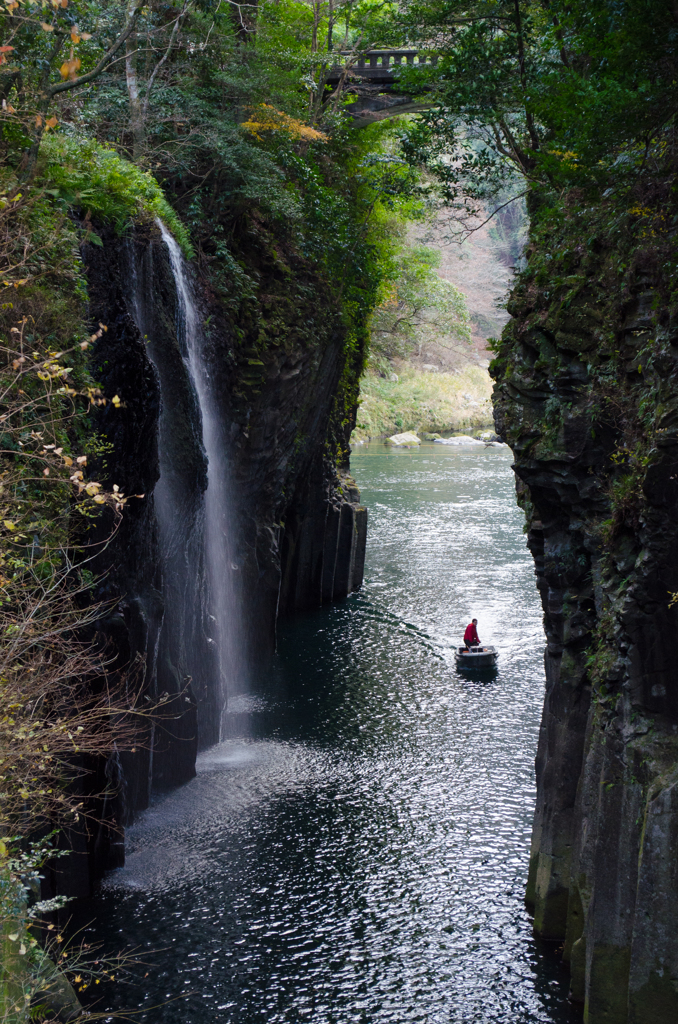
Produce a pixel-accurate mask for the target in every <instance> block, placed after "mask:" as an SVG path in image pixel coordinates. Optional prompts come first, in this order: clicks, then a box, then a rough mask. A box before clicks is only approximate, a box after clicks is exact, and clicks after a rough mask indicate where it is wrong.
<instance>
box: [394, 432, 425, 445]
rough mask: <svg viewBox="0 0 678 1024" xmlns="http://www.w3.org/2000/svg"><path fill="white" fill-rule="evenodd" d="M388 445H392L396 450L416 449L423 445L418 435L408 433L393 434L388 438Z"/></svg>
mask: <svg viewBox="0 0 678 1024" xmlns="http://www.w3.org/2000/svg"><path fill="white" fill-rule="evenodd" d="M386 444H392V445H394V446H395V447H396V448H415V447H416V446H417V445H418V444H421V440H420V438H419V437H417V435H416V434H413V433H411V432H409V431H406V432H405V433H404V434H392V436H391V437H387V438H386Z"/></svg>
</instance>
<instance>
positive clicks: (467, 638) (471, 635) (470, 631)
mask: <svg viewBox="0 0 678 1024" xmlns="http://www.w3.org/2000/svg"><path fill="white" fill-rule="evenodd" d="M464 643H465V644H470V643H477V644H479V643H480V640H479V639H478V630H477V629H476V627H475V626H474V624H473V623H472V622H469V624H468V626H467V627H466V632H465V633H464Z"/></svg>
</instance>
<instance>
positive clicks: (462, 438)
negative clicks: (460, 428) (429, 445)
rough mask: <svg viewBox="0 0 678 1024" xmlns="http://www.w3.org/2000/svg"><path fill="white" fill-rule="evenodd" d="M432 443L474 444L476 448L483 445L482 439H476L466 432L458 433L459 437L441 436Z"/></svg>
mask: <svg viewBox="0 0 678 1024" xmlns="http://www.w3.org/2000/svg"><path fill="white" fill-rule="evenodd" d="M433 443H434V444H454V445H462V444H463V445H475V446H476V448H478V447H480V446H481V445H482V447H483V448H484V447H485V442H484V441H478V440H477V438H475V437H469V436H468V434H460V435H459V437H441V438H439V439H438V440H437V441H434V442H433Z"/></svg>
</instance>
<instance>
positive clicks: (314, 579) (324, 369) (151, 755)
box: [61, 227, 367, 892]
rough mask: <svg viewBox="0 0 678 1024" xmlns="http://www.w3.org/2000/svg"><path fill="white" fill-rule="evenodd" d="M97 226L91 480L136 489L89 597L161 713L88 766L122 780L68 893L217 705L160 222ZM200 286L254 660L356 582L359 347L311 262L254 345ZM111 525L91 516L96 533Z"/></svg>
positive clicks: (195, 745)
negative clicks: (279, 624)
mask: <svg viewBox="0 0 678 1024" xmlns="http://www.w3.org/2000/svg"><path fill="white" fill-rule="evenodd" d="M102 236H103V240H104V247H103V248H98V247H97V248H95V247H93V246H91V247H90V246H88V247H87V248H86V251H85V260H86V266H87V276H88V287H89V296H90V313H91V317H92V321H93V322H94V323H96V322H99V321H100V322H101V323H103V324H105V325H106V327H107V330H106V332H105V333H104V334H103V336H102V338H101V339H100V340H99V341H98V342H97V345H96V346H95V350H94V353H93V356H92V374H93V376H94V378H95V379H96V380H97V382H98V383H99V384H100V385H101V388H102V391H103V393H104V394H105V395H106V396H107V397H108V398H109V399H110V398H112V397H113V396H114V395H118V396H119V398H120V399H121V401H122V406H121V407H119V408H115V407H114V406H112V405H111V404H107V405H106V406H105V407H102V408H100V409H99V410H98V411H97V412H96V413H95V414H94V422H93V428H94V430H95V431H96V433H97V434H98V436H99V438H100V440H101V441H102V442H103V449H102V450H103V451H104V454H102V455H101V457H100V459H99V463H98V465H97V466H96V468H97V476H98V478H99V479H104V480H106V481H107V482H108V483H109V484H110V485H112V484H114V483H115V484H117V485H118V486H119V487H120V490H121V491H123V492H124V493H125V494H126V495H140V497H134V498H130V499H129V502H128V505H127V507H126V509H125V513H124V516H123V519H122V522H121V524H120V526H119V528H118V530H117V532H116V533H115V535H114V537H113V539H112V540H111V541H110V542H109V543H108V544H107V545H106V546H105V548H104V550H102V552H101V554H100V555H99V557H98V560H97V564H96V569H97V571H98V572H99V573H101V574H105V577H104V578H103V582H102V584H101V586H100V592H99V597H100V598H102V599H109V598H111V599H114V600H115V601H116V604H115V607H114V609H113V611H112V612H111V613H110V614H109V615H108V616H107V617H106V618H105V619H104V620H103V621H102V622H101V624H100V627H101V633H102V636H103V639H104V642H106V643H107V644H108V646H109V648H110V649H111V650H112V651H113V652H114V657H115V661H114V663H113V665H112V673H113V674H115V672H116V670H117V671H118V673H119V675H120V678H122V677H123V676H125V678H126V679H127V685H133V686H135V687H136V688H137V689H138V691H139V692H140V693H141V694H142V695H143V697H144V699H145V698H148V699H149V701H150V702H151V703H152V704H154V705H157V704H158V702H160V703H161V708H160V709H159V711H158V713H156V714H154V715H152V716H151V717H150V718H149V721H148V723H147V726H146V727H145V732H144V735H143V736H142V737H140V742H139V744H138V749H137V751H136V752H135V753H121V754H116V755H115V757H111V759H110V761H109V764H107V765H106V766H103V767H101V769H99V768H97V772H96V776H97V777H98V778H99V777H100V778H99V781H101V779H104V780H105V779H108V781H109V783H111V782H112V783H114V784H117V795H116V796H115V797H114V798H112V799H111V800H110V801H109V803H108V805H107V806H106V807H105V808H104V809H103V811H102V809H101V808H100V809H99V812H100V816H101V817H104V818H105V820H106V821H108V822H109V825H108V826H103V827H101V828H99V830H98V833H97V835H93V836H91V837H90V842H89V845H88V847H87V849H85V848H83V849H82V850H81V851H80V854H79V856H80V858H82V856H86V857H87V860H88V869H87V871H86V872H84V873H83V871H82V863H80V867H79V868H78V872H79V875H80V881H81V883H82V884H79V885H78V887H77V888H78V892H82V891H84V889H83V886H84V888H85V889H86V888H87V885H88V884H89V883H88V881H87V879H88V878H89V879H93V878H95V877H96V876H97V875H98V874H99V873H100V872H101V871H102V870H104V869H106V868H108V867H112V866H115V865H116V864H119V863H121V861H122V858H123V857H124V850H123V844H122V840H121V834H120V832H119V831H118V832H117V833H116V831H115V829H116V827H119V826H122V825H124V824H126V823H127V822H129V821H130V820H131V819H132V818H133V816H134V815H135V814H136V813H137V812H138V811H139V810H141V809H143V808H144V807H146V806H147V805H148V800H149V796H150V793H151V791H152V789H153V788H158V787H168V786H174V785H178V784H181V783H182V782H184V781H186V780H187V779H189V778H191V777H192V775H193V774H194V772H195V756H196V753H197V750H198V749H200V748H204V747H206V746H208V745H210V744H212V743H214V742H216V741H217V740H218V738H219V722H220V715H221V711H222V708H221V707H220V706H219V705H220V701H221V699H222V698H221V694H220V690H219V687H218V685H217V683H216V677H217V671H216V664H215V656H214V652H213V649H212V648H211V646H210V640H209V632H210V627H209V622H208V621H207V618H208V616H207V610H206V602H205V597H204V595H205V580H206V573H205V565H204V559H205V555H204V546H203V543H202V532H201V531H202V528H203V517H204V513H203V509H204V495H205V490H206V486H207V462H206V456H205V452H204V448H203V445H202V440H201V437H202V435H201V420H200V410H199V408H198V405H197V399H196V394H195V391H194V388H193V387H192V385H191V380H190V375H189V373H188V371H187V368H186V364H185V360H184V356H185V353H183V352H182V345H181V338H180V332H179V331H178V328H177V317H178V315H179V313H178V308H177V295H176V287H175V281H174V278H173V274H172V268H171V265H170V262H169V259H168V254H167V250H166V248H165V246H164V243H163V242H162V239H161V236H160V233H159V231H157V230H156V229H155V228H152V227H145V228H140V229H137V230H136V232H135V234H134V235H133V237H132V238H127V239H124V240H123V239H120V238H117V237H115V236H114V235H113V234H112V233H107V232H106V231H102ZM271 290H273V289H271ZM196 295H197V296H198V301H199V304H200V306H201V312H202V313H204V316H205V320H206V322H208V323H210V324H211V327H210V329H209V331H206V358H207V360H208V362H209V368H210V373H211V375H212V377H213V379H214V381H215V386H216V387H217V389H218V394H219V396H220V406H221V410H222V412H223V424H224V437H225V438H226V439H227V443H228V445H229V451H228V461H229V464H230V467H231V491H232V495H233V506H232V508H231V509H230V510H229V515H230V517H231V518H232V525H233V534H234V537H235V545H234V546H235V559H236V562H237V566H236V567H235V568H236V569H237V570H238V571H239V574H240V578H241V581H242V582H241V588H242V600H243V604H244V607H245V615H244V618H245V621H246V623H247V634H248V635H247V638H246V640H247V643H248V645H249V649H250V659H251V662H252V664H253V666H254V667H256V664H257V662H260V661H261V660H262V659H264V658H266V657H267V656H269V655H270V654H271V653H272V651H273V650H274V646H275V623H276V618H277V615H278V612H279V610H280V611H281V612H284V613H285V614H291V613H293V612H294V611H296V610H298V609H305V608H312V607H314V606H319V605H320V604H322V603H325V602H328V601H333V600H338V599H341V598H344V597H346V596H347V594H349V593H351V591H353V590H355V589H356V588H357V587H359V586H360V584H361V582H362V574H363V563H364V550H365V536H366V526H367V512H366V510H365V509H364V508H363V507H362V506H361V505H360V495H359V493H358V490H357V488H356V486H355V484H354V482H353V481H352V480H351V478H350V477H349V476H348V475H347V469H348V459H347V452H348V438H349V436H350V431H351V429H352V426H353V422H354V410H353V409H352V408H350V400H349V401H348V406H349V412H348V415H347V412H346V408H347V398H346V396H347V394H349V393H351V392H350V386H351V384H352V383H353V377H355V379H356V382H357V373H358V370H359V362H360V359H358V362H357V363H356V356H355V353H354V354H353V355H351V353H350V352H347V347H346V330H345V328H344V326H343V324H342V321H341V317H340V315H339V311H338V310H335V309H333V308H331V307H328V304H327V303H324V302H323V295H322V283H321V282H320V281H314V280H313V279H312V278H310V277H308V273H307V280H306V281H305V282H304V289H303V292H302V298H304V296H305V305H304V304H301V305H300V304H299V303H298V302H297V303H294V304H293V307H290V308H289V309H288V311H287V312H288V317H287V322H285V320H284V319H281V317H280V315H278V317H277V321H276V322H277V324H278V327H277V343H271V344H265V345H262V344H260V345H259V346H258V347H257V349H256V350H252V349H251V348H248V339H247V332H246V331H241V332H240V333H241V334H244V336H245V337H244V340H243V339H242V338H241V340H240V342H236V341H235V340H234V336H233V326H232V324H231V323H229V320H228V317H227V316H226V315H225V313H224V309H223V307H222V306H221V304H220V302H219V299H218V298H217V297H215V295H214V294H213V292H211V291H210V289H209V288H207V287H206V286H204V285H203V284H201V282H200V281H199V280H197V281H196ZM279 312H280V311H279V310H278V314H279ZM295 318H296V319H297V320H299V321H301V322H303V325H304V329H303V331H302V330H299V329H297V326H296V324H295ZM281 324H282V326H281ZM260 334H261V332H260ZM352 359H353V362H352V361H351V360H352ZM338 462H339V464H340V465H341V467H342V468H341V469H338V468H337V463H338ZM168 508H169V509H170V512H169V513H168V512H167V509H168ZM109 532H110V522H103V521H102V522H101V523H100V524H99V525H98V527H97V531H96V538H94V540H95V541H101V540H103V539H104V538H105V537H107V535H108V533H109ZM103 788H106V787H105V786H104V787H103ZM109 788H110V787H109ZM80 846H82V844H80ZM78 849H80V847H78ZM78 872H76V873H78ZM69 874H70V875H73V874H74V871H73V870H70V871H68V870H67V871H66V875H69ZM71 882H73V884H75V882H74V881H73V879H71ZM71 882H69V881H68V879H67V878H66V880H65V881H64V882H63V885H62V886H61V888H62V891H63V889H64V888H66V889H68V890H69V891H71V889H72V885H71Z"/></svg>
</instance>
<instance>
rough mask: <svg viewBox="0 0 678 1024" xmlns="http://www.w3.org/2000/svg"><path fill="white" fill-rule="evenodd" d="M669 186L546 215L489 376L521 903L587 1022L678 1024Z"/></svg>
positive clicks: (677, 345) (677, 675) (676, 382)
mask: <svg viewBox="0 0 678 1024" xmlns="http://www.w3.org/2000/svg"><path fill="white" fill-rule="evenodd" d="M671 194H672V193H671V186H670V182H664V183H658V182H655V183H654V188H653V190H651V191H647V190H646V193H645V196H644V201H643V203H642V204H641V203H638V202H636V203H635V204H631V205H630V204H628V203H627V204H626V208H625V209H620V208H619V207H617V208H614V209H613V208H612V206H610V208H605V207H603V208H597V209H592V208H588V209H585V208H582V206H581V205H580V199H579V197H578V196H577V195H571V196H570V197H569V198H568V199H567V200H566V201H564V202H563V203H561V204H560V205H559V206H558V208H557V209H554V210H553V211H551V212H550V214H549V215H548V216H546V215H544V216H542V217H541V219H540V220H539V221H538V228H536V229H535V230H534V231H533V235H532V239H531V243H530V247H529V249H528V253H527V256H528V262H527V269H526V270H525V271H524V272H523V273H522V274H521V276H520V278H519V279H518V283H517V286H516V287H515V289H514V292H513V295H512V298H511V302H510V304H509V310H510V312H511V314H512V317H513V319H512V321H511V323H510V324H509V325H508V327H507V329H506V330H505V333H504V337H503V339H502V342H501V344H500V346H499V348H498V355H497V359H496V360H495V362H494V364H493V368H492V372H493V375H494V377H495V380H496V387H495V415H496V422H497V428H498V430H499V431H500V433H501V434H502V436H503V437H504V438H505V439H506V440H507V441H508V442H509V443H510V445H511V446H512V448H513V451H514V454H515V472H516V477H517V490H518V498H519V502H520V504H521V505H522V506H523V508H524V510H525V513H526V518H527V528H528V545H529V547H530V550H531V551H532V553H533V555H534V560H535V566H536V575H537V586H538V588H539V590H540V593H541V598H542V603H543V607H544V622H545V629H546V636H547V648H546V654H545V663H546V696H545V704H544V712H543V719H542V726H541V733H540V739H539V750H538V756H537V786H538V793H537V807H536V815H535V822H534V832H533V846H532V856H531V864H530V876H529V886H528V894H527V898H528V904H529V906H530V907H531V908H532V909H533V911H534V927H535V931H536V933H537V934H538V935H540V936H542V937H543V938H544V939H547V940H551V941H553V942H554V943H557V944H558V946H559V947H562V949H563V956H564V959H565V960H566V961H567V962H568V964H569V967H570V971H571V979H572V980H571V998H572V999H573V1000H575V1001H576V1002H579V1003H581V1004H583V1008H584V1016H585V1020H586V1021H588V1022H589V1024H603V1022H604V1024H670V1022H674V1021H676V1020H678V937H677V933H676V927H675V924H676V919H677V918H678V858H677V856H676V850H677V849H678V669H677V663H678V605H677V600H676V596H675V595H676V592H677V591H678V514H677V513H678V317H676V310H675V297H674V295H673V294H672V290H671V287H670V281H671V279H672V276H674V275H675V263H676V260H675V239H674V237H673V231H672V229H671V228H670V226H669V225H670V224H671V223H672V222H671V221H670V219H669V213H668V212H667V209H668V210H670V208H671V206H670V203H671V199H670V196H671ZM629 206H630V208H629Z"/></svg>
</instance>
